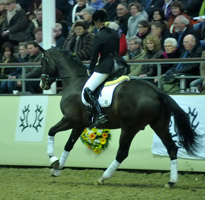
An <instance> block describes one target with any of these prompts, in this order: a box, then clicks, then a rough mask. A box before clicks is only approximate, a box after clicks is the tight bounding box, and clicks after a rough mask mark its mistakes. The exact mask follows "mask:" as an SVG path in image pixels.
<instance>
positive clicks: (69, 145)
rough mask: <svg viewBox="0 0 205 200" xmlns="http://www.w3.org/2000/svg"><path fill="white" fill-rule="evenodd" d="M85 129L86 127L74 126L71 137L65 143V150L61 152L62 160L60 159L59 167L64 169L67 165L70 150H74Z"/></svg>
mask: <svg viewBox="0 0 205 200" xmlns="http://www.w3.org/2000/svg"><path fill="white" fill-rule="evenodd" d="M83 130H84V127H78V128H74V129H73V130H72V132H71V134H70V137H69V138H68V141H67V142H66V144H65V147H64V151H63V152H62V154H61V157H60V160H59V169H62V168H63V167H64V165H65V162H66V159H67V158H68V155H69V153H70V151H71V150H72V148H73V146H74V144H75V143H76V141H77V140H78V138H79V137H80V135H81V134H82V132H83Z"/></svg>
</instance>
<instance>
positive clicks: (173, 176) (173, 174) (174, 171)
mask: <svg viewBox="0 0 205 200" xmlns="http://www.w3.org/2000/svg"><path fill="white" fill-rule="evenodd" d="M177 181H178V169H177V160H176V159H175V160H171V167H170V182H172V183H176V182H177Z"/></svg>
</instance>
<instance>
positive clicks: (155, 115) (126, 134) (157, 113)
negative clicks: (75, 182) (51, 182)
mask: <svg viewBox="0 0 205 200" xmlns="http://www.w3.org/2000/svg"><path fill="white" fill-rule="evenodd" d="M40 49H41V51H42V53H43V59H42V73H43V74H42V88H43V89H49V88H50V85H51V83H52V82H53V81H55V80H56V78H60V79H61V80H62V86H63V91H62V99H61V103H60V107H61V111H62V113H63V117H62V119H61V120H60V121H59V122H58V123H57V124H56V125H54V126H53V127H52V128H51V129H50V130H49V133H48V146H47V154H48V156H49V157H50V162H51V166H52V167H53V169H52V174H53V175H54V176H58V175H60V169H62V168H63V167H64V164H65V161H66V159H67V157H68V155H69V153H70V151H71V150H72V148H73V146H74V144H75V142H76V141H77V140H78V138H79V137H80V135H81V133H82V132H83V130H84V129H85V128H86V127H89V124H90V121H89V117H88V115H87V107H86V106H85V105H84V104H82V102H81V91H82V88H83V85H84V84H85V81H86V80H87V79H88V77H87V73H86V67H85V66H84V65H83V64H82V63H81V62H80V61H79V60H77V58H76V57H74V56H72V55H69V54H68V53H66V52H65V51H62V50H57V49H54V48H52V49H49V50H44V49H42V48H40ZM103 112H104V113H105V114H106V115H107V117H108V122H106V123H105V124H103V125H102V126H100V127H98V128H109V129H116V128H121V135H120V141H119V148H118V152H117V155H116V158H115V159H114V161H113V162H112V163H111V164H110V166H109V167H108V168H107V169H106V170H105V172H104V173H103V175H102V177H100V178H99V179H98V183H99V184H102V183H103V182H104V180H106V179H109V178H110V177H111V176H112V175H113V173H114V172H115V171H116V170H117V168H118V167H119V166H120V164H121V163H122V161H123V160H124V159H125V158H126V157H127V156H128V153H129V148H130V145H131V142H132V140H133V138H134V136H135V135H136V134H137V133H138V132H139V131H140V130H143V129H144V128H145V127H146V126H147V125H150V127H151V128H152V129H153V130H154V131H155V133H156V134H157V135H158V136H159V138H160V139H161V140H162V142H163V144H164V145H165V147H166V149H167V152H168V154H169V157H170V160H171V170H170V180H169V182H168V184H166V185H167V186H169V187H172V186H173V185H174V184H175V183H176V182H177V181H178V171H177V150H178V147H177V146H176V145H175V143H174V141H173V140H172V138H171V135H170V133H169V123H170V116H171V115H173V116H174V120H175V128H176V132H177V134H178V136H179V140H180V143H181V144H182V146H183V147H184V148H185V149H186V151H187V152H188V153H190V154H194V152H195V150H196V148H197V147H196V133H195V132H194V130H193V129H192V127H191V124H190V120H189V117H188V115H187V114H186V113H185V112H184V111H183V110H182V109H181V108H180V107H179V106H178V104H177V103H176V102H175V101H174V100H173V99H172V98H171V97H170V96H169V95H167V94H165V93H163V92H162V91H160V90H159V89H158V88H157V87H155V86H154V85H153V84H152V83H149V82H148V81H144V80H130V81H126V82H123V83H121V84H120V85H118V86H117V88H116V89H115V92H114V96H113V102H112V104H111V106H110V107H107V108H103ZM69 129H72V131H71V134H70V137H69V138H68V141H67V142H66V144H65V147H64V151H63V153H62V155H61V157H60V159H58V158H57V157H56V156H54V136H55V135H56V133H57V132H60V131H65V130H69Z"/></svg>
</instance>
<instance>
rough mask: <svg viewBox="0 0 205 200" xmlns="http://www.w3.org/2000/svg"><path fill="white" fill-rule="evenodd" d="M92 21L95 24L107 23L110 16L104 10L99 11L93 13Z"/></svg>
mask: <svg viewBox="0 0 205 200" xmlns="http://www.w3.org/2000/svg"><path fill="white" fill-rule="evenodd" d="M92 21H93V22H97V21H99V22H106V21H108V15H107V13H106V11H104V10H97V11H95V12H94V13H93V16H92Z"/></svg>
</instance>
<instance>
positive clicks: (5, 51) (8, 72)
mask: <svg viewBox="0 0 205 200" xmlns="http://www.w3.org/2000/svg"><path fill="white" fill-rule="evenodd" d="M16 62H17V58H16V57H15V56H14V48H13V45H12V44H11V43H9V42H5V43H4V44H3V45H2V57H1V60H0V63H6V64H7V63H16ZM14 71H15V68H1V78H2V79H9V78H10V77H11V76H12V73H13V72H14ZM0 93H1V94H2V93H12V91H10V90H9V88H8V82H7V81H2V82H1V87H0Z"/></svg>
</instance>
